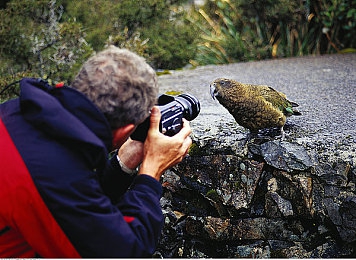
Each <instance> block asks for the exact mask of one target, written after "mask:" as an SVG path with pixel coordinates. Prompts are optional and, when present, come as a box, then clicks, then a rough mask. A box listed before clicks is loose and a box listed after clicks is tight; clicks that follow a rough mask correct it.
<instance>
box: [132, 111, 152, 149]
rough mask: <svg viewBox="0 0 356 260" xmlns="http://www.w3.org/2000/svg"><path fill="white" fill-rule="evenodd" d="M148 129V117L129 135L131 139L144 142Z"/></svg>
mask: <svg viewBox="0 0 356 260" xmlns="http://www.w3.org/2000/svg"><path fill="white" fill-rule="evenodd" d="M148 128H150V117H148V118H146V120H145V121H143V122H142V123H141V124H139V125H138V126H137V127H136V129H135V131H134V132H133V133H132V134H131V136H130V137H131V139H132V140H136V141H140V142H142V143H143V142H144V141H145V140H146V137H147V132H148Z"/></svg>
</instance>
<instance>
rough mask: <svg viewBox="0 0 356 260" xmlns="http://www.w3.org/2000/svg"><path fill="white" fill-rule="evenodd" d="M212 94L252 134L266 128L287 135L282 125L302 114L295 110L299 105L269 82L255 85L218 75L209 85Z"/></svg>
mask: <svg viewBox="0 0 356 260" xmlns="http://www.w3.org/2000/svg"><path fill="white" fill-rule="evenodd" d="M210 94H211V96H212V98H213V99H215V98H216V99H217V100H218V101H219V103H220V104H221V105H223V106H224V107H225V108H226V109H227V110H228V111H229V113H230V114H231V115H232V116H233V117H234V118H235V120H236V122H237V123H238V124H239V125H241V126H243V127H245V128H247V129H249V130H250V132H251V133H258V131H259V130H262V129H267V128H279V129H280V130H281V135H282V138H283V137H284V131H283V126H284V125H285V123H286V119H287V117H289V116H292V115H301V113H300V112H299V111H297V110H296V109H295V107H297V106H298V104H296V103H294V102H291V101H289V100H288V99H287V98H286V95H285V94H284V93H282V92H278V91H276V90H275V89H273V88H271V87H269V86H266V85H252V84H244V83H240V82H237V81H235V80H232V79H226V78H218V79H216V80H214V81H213V82H212V83H211V84H210Z"/></svg>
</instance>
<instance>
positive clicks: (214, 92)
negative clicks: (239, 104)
mask: <svg viewBox="0 0 356 260" xmlns="http://www.w3.org/2000/svg"><path fill="white" fill-rule="evenodd" d="M230 86H231V80H230V79H225V78H218V79H215V80H214V81H213V82H211V84H210V95H211V97H212V98H213V99H215V98H220V97H222V95H223V93H224V91H223V90H225V89H226V88H229V87H230Z"/></svg>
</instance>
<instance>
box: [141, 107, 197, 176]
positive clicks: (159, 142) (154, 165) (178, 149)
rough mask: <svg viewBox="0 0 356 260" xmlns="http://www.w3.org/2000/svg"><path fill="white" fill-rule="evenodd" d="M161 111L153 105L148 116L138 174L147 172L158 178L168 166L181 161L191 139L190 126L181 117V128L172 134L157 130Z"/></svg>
mask: <svg viewBox="0 0 356 260" xmlns="http://www.w3.org/2000/svg"><path fill="white" fill-rule="evenodd" d="M160 119H161V112H160V110H159V108H158V107H153V108H152V110H151V117H150V128H149V130H148V134H147V138H146V141H145V143H144V149H143V162H142V164H141V167H140V171H139V174H147V175H150V176H152V177H153V178H155V179H156V180H159V179H160V177H161V175H162V174H163V172H164V171H165V170H167V169H168V168H170V167H172V166H174V165H176V164H177V163H179V162H181V161H182V160H183V158H184V157H185V156H186V155H187V153H188V151H189V147H190V145H191V144H192V139H191V138H190V137H189V135H190V134H191V132H192V131H191V128H190V126H189V123H188V121H187V120H185V119H183V127H182V129H181V130H180V131H179V132H178V133H177V134H175V135H174V136H171V137H170V136H166V135H164V134H162V133H161V132H160V131H159V123H160Z"/></svg>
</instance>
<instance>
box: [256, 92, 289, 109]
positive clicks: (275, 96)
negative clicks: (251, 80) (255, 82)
mask: <svg viewBox="0 0 356 260" xmlns="http://www.w3.org/2000/svg"><path fill="white" fill-rule="evenodd" d="M256 91H257V92H258V94H259V95H261V97H262V98H264V99H265V100H266V101H267V102H270V103H271V104H272V106H273V107H275V108H277V109H279V110H280V111H282V112H283V113H284V114H286V115H287V114H293V111H292V104H291V102H290V101H289V100H288V99H287V97H286V95H285V94H284V93H282V92H279V91H277V90H275V89H274V88H272V87H270V86H267V85H263V86H259V87H258V88H257V87H256Z"/></svg>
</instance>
